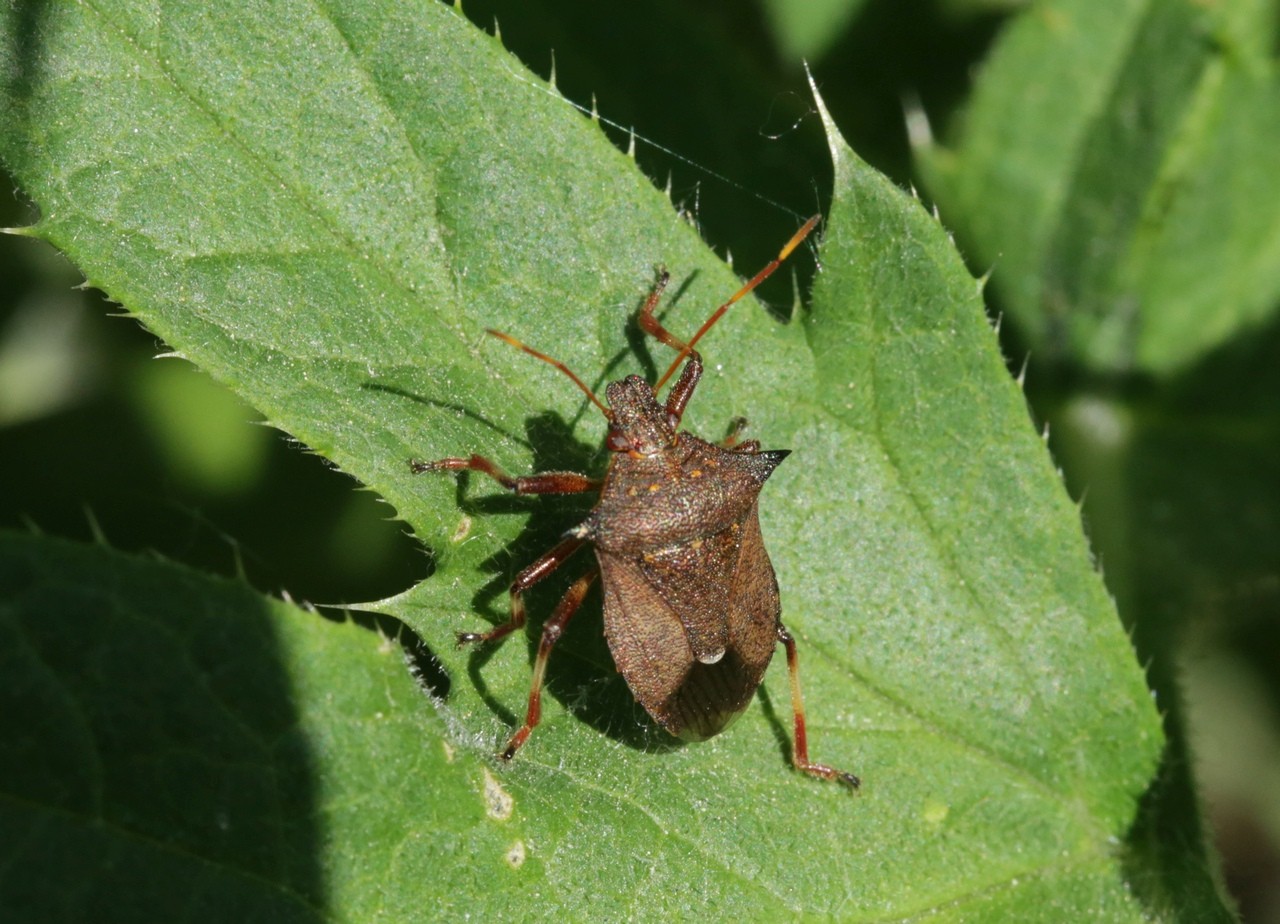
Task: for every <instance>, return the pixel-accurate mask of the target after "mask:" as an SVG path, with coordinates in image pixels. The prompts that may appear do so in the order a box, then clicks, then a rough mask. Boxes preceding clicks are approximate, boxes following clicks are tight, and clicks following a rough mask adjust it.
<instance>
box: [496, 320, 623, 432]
mask: <svg viewBox="0 0 1280 924" xmlns="http://www.w3.org/2000/svg"><path fill="white" fill-rule="evenodd" d="M484 332H485V333H486V334H492V335H493V336H495V337H497V338H498V339H499V340H502V341H504V342H505V343H509V344H511V346H513V347H515V348H516V349H517V350H523V351H524V352H526V353H528V354H529V355H530V356H532V357H533V358H534V359H540V360H542V361H543V362H544V363H549V364H550V365H552V366H555V367H556V368H557V369H559V370H560V371H561V372H563V373H564V374H565V375H567V376H568V377H569V378H571V379H572V380H573V384H575V385H577V386H578V387H579V388H580V389H582V393H583V394H584V395H586V396H587V397H588V398H590V399H591V403H592V404H594V405H595V406H596V407H598V408H600V410H601V411H602V412H604V416H605V417H606V418H607V419H609V420H613V412H612V411H610V410H609V409H608V408H607V407H605V406H604V404H602V403H601V401H600V399H599V398H597V397H596V395H595V392H593V391H592V390H591V389H590V388H588V387H587V385H586V383H585V382H583V381H582V379H580V378H578V377H577V376H576V375H574V374H573V370H572V369H570V368H569V367H568V366H566V365H565V364H564V363H562V362H560V360H558V359H553V358H552V357H550V356H548V355H547V354H546V353H539V352H538V351H537V350H535V349H534V348H533V347H531V346H529V345H527V344H524V343H521V342H520V341H519V340H517V339H516V338H515V337H512V336H511V335H510V334H504V333H503V332H502V331H500V330H494V329H493V328H492V327H486V328H485V329H484Z"/></svg>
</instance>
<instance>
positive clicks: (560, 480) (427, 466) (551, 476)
mask: <svg viewBox="0 0 1280 924" xmlns="http://www.w3.org/2000/svg"><path fill="white" fill-rule="evenodd" d="M409 470H410V471H411V472H413V473H414V474H415V475H421V474H424V473H426V472H463V471H471V472H482V473H484V474H486V475H488V476H489V477H490V478H492V479H493V480H494V481H496V482H498V484H500V485H502V486H503V487H504V488H507V489H508V490H510V491H514V492H515V493H516V494H583V493H585V492H587V491H595V490H597V489H599V487H600V480H599V479H598V478H588V477H587V476H586V475H579V474H578V473H577V472H539V473H538V474H536V475H515V476H513V475H508V474H507V473H506V472H504V471H503V470H502V469H500V468H499V467H498V466H497V464H496V463H495V462H492V461H490V460H489V459H486V458H485V457H484V456H477V455H472V456H469V457H467V458H465V459H437V460H436V461H435V462H419V461H417V460H416V459H414V460H410V462H409Z"/></svg>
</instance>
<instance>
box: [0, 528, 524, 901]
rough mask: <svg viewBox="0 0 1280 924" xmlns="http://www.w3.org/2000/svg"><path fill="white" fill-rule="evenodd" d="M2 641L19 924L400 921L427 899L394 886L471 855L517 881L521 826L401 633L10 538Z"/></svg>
mask: <svg viewBox="0 0 1280 924" xmlns="http://www.w3.org/2000/svg"><path fill="white" fill-rule="evenodd" d="M0 636H2V640H0V697H2V701H3V703H4V708H3V710H0V732H2V733H0V767H3V777H2V779H3V783H2V784H0V830H3V831H4V837H3V839H0V908H2V909H3V910H4V917H5V920H9V921H89V920H93V921H159V920H170V921H172V920H203V921H240V920H264V921H319V920H332V919H346V920H357V921H359V920H369V919H370V917H371V916H372V915H373V914H374V913H376V912H379V911H380V912H382V913H386V914H390V915H392V916H393V917H395V918H396V919H398V920H405V919H407V916H408V915H410V914H412V913H413V912H414V911H416V910H417V909H416V908H414V907H410V906H409V905H407V904H405V903H406V902H408V901H411V900H412V899H413V897H414V895H415V894H416V893H413V892H411V891H410V890H408V889H405V888H399V889H390V890H383V889H381V888H380V887H379V886H378V883H379V882H381V881H383V880H385V879H387V878H388V877H390V878H392V879H393V880H394V879H397V878H399V877H406V878H407V877H424V878H425V877H426V876H427V875H428V874H429V871H430V870H431V869H433V868H435V867H436V866H438V865H439V864H441V863H445V862H449V857H450V855H455V856H456V855H459V854H461V855H464V856H467V857H468V859H469V861H470V862H472V863H477V864H478V863H484V864H486V865H488V866H489V867H490V868H492V869H494V870H496V871H503V870H508V874H509V868H508V867H507V864H506V861H505V860H504V857H505V856H506V855H507V854H508V853H509V852H510V851H511V850H512V849H513V847H514V846H515V845H517V844H519V843H520V839H521V836H522V833H521V825H520V824H519V823H518V822H499V821H495V820H494V819H493V818H492V817H491V814H492V809H491V808H490V807H489V803H488V802H487V801H486V793H485V789H484V787H485V781H486V776H485V772H484V771H483V770H482V769H481V768H479V767H477V766H476V765H475V763H474V762H468V763H466V764H464V763H463V762H461V761H457V760H454V759H453V757H452V755H451V753H450V751H449V750H448V748H447V746H446V745H445V744H444V743H443V741H444V730H443V723H442V722H441V720H440V717H439V716H438V715H437V714H436V712H435V710H434V709H433V708H432V707H431V703H430V701H429V700H428V699H427V698H426V697H424V696H423V695H422V691H421V689H420V688H419V687H418V686H417V684H416V683H415V682H414V680H413V678H412V677H411V676H410V675H409V673H408V671H406V670H405V663H404V659H403V657H402V651H401V648H400V646H399V645H398V644H395V643H393V642H392V641H390V640H389V639H387V638H385V637H380V636H379V635H378V634H376V633H374V632H370V631H367V630H365V629H361V628H358V627H357V626H355V625H354V624H352V623H350V622H345V623H338V622H332V621H328V620H324V619H321V618H320V617H319V616H317V615H316V614H315V613H314V612H304V611H302V610H300V609H299V608H297V607H295V606H292V605H288V604H285V603H281V602H279V601H276V600H270V599H267V598H265V597H263V596H261V595H260V594H258V593H257V592H255V591H253V590H250V589H249V588H248V587H246V586H244V585H242V584H239V583H236V582H232V581H226V580H221V579H215V578H210V577H205V576H203V575H199V574H195V573H193V572H190V571H188V570H186V569H184V568H182V567H180V566H177V565H174V564H170V563H168V562H163V561H157V560H145V559H138V558H131V557H127V556H124V555H121V554H119V553H116V552H111V551H109V550H107V549H104V548H98V547H92V546H79V545H74V544H72V543H68V542H62V541H58V540H51V539H43V538H37V537H31V536H18V535H13V534H3V533H0ZM424 781H430V782H429V785H425V784H424ZM424 832H426V833H429V835H430V836H429V837H422V836H421V835H422V833H424ZM357 845H358V849H357ZM483 888H484V887H483V885H482V884H480V883H476V884H475V887H474V889H473V892H478V891H482V890H483ZM472 897H474V895H468V894H462V893H457V892H455V893H453V894H450V893H447V892H439V893H437V894H435V895H434V896H433V899H432V901H433V902H434V903H435V905H434V907H435V908H437V909H439V912H440V914H442V915H445V916H449V917H462V916H463V915H465V914H466V913H467V912H468V911H469V910H470V908H469V907H468V901H469V900H470V899H471V898H472Z"/></svg>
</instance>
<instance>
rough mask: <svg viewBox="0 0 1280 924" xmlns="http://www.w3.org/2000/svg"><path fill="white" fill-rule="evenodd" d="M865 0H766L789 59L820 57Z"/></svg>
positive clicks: (776, 33)
mask: <svg viewBox="0 0 1280 924" xmlns="http://www.w3.org/2000/svg"><path fill="white" fill-rule="evenodd" d="M865 5H866V4H865V0H811V2H809V3H787V2H786V0H764V3H763V7H764V11H765V14H766V15H767V16H768V17H769V22H770V23H771V24H772V26H773V32H774V35H775V41H776V42H777V43H778V46H779V48H780V50H781V52H782V55H783V57H784V58H785V59H787V60H797V59H803V60H805V61H808V62H810V63H813V62H815V61H818V60H820V59H821V58H822V57H823V56H824V55H825V54H826V53H827V52H828V51H830V50H831V46H832V45H834V44H835V43H836V41H837V40H838V39H839V38H840V36H841V35H842V34H843V33H844V31H845V29H847V28H848V26H849V24H850V23H851V22H853V20H854V18H855V17H856V16H857V15H858V13H859V12H860V11H861V10H862V8H863V6H865Z"/></svg>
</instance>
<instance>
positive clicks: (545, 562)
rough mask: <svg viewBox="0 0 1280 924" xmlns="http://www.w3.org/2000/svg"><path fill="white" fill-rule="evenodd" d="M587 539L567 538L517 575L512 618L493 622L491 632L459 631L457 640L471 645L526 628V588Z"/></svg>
mask: <svg viewBox="0 0 1280 924" xmlns="http://www.w3.org/2000/svg"><path fill="white" fill-rule="evenodd" d="M586 541H587V540H585V539H580V538H578V537H577V536H572V537H570V538H568V539H565V540H564V541H563V542H559V543H557V544H556V545H555V546H554V547H553V548H552V549H551V551H549V552H547V553H546V554H544V555H543V556H542V557H540V558H539V559H538V560H537V561H535V562H534V563H533V564H531V565H529V566H528V567H527V568H525V569H524V570H523V571H521V572H520V573H519V574H517V575H516V579H515V580H514V581H512V582H511V618H510V619H508V620H507V621H506V622H504V623H503V624H502V625H500V626H494V627H493V628H492V629H490V630H489V631H488V632H459V633H458V644H459V645H471V644H474V643H476V642H496V641H498V640H499V639H503V638H506V637H507V636H508V635H510V634H511V633H512V632H515V631H517V630H518V629H523V628H524V621H525V614H524V592H525V591H526V590H528V589H529V588H530V587H532V586H533V585H534V584H536V583H538V582H539V581H541V580H542V579H543V578H544V577H546V576H547V575H548V574H550V573H551V572H552V571H555V570H556V569H557V568H559V567H560V566H561V565H562V564H564V561H565V559H566V558H568V557H569V556H570V555H572V554H573V553H574V552H576V551H577V550H578V549H579V547H581V545H582V544H583V543H584V542H586ZM553 618H554V617H553Z"/></svg>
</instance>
